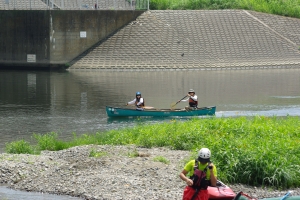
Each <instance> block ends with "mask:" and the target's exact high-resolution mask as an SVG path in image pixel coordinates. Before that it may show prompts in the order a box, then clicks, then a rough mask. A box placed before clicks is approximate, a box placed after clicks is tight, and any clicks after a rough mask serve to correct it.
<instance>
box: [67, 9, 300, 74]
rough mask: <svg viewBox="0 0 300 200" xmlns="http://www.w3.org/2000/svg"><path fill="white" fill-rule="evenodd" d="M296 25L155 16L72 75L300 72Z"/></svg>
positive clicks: (213, 15)
mask: <svg viewBox="0 0 300 200" xmlns="http://www.w3.org/2000/svg"><path fill="white" fill-rule="evenodd" d="M299 30H300V19H294V18H288V17H283V16H276V15H270V14H264V13H258V12H253V11H246V10H212V11H207V10H155V11H154V10H153V11H147V12H145V13H143V14H142V15H140V16H139V17H138V18H137V19H136V20H135V21H133V22H131V23H130V24H128V25H127V26H125V27H123V28H122V29H120V30H119V31H118V32H117V33H115V34H114V35H112V36H111V37H109V38H107V40H105V41H102V42H101V43H100V44H99V45H97V46H94V47H93V48H91V49H90V50H89V51H87V52H85V53H84V54H82V55H81V56H79V57H78V58H77V59H76V60H74V62H73V65H72V66H71V67H70V70H72V69H91V68H92V69H102V70H164V69H171V70H181V69H183V70H185V69H236V68H242V69H248V68H286V67H299V66H300V50H299V46H300V32H299Z"/></svg>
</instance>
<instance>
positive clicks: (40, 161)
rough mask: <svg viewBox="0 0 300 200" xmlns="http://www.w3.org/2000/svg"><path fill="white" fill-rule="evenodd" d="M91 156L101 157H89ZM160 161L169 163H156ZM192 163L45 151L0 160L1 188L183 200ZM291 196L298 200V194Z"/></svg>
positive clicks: (105, 150)
mask: <svg viewBox="0 0 300 200" xmlns="http://www.w3.org/2000/svg"><path fill="white" fill-rule="evenodd" d="M91 151H94V152H98V154H99V155H100V156H99V157H89V154H90V152H91ZM133 155H135V156H133ZM157 157H161V158H164V159H166V160H168V161H170V163H169V164H165V163H162V162H157V161H155V158H157ZM189 159H190V152H188V151H175V150H170V149H166V148H152V149H146V148H139V147H136V146H100V145H88V146H78V147H73V148H70V149H66V150H62V151H55V152H51V151H44V152H42V155H39V156H36V155H25V154H21V155H13V154H0V184H1V183H2V184H7V185H8V186H9V187H11V188H14V189H18V190H26V191H35V192H43V193H52V194H64V195H70V196H76V197H80V198H82V199H89V200H104V199H106V200H121V199H126V200H127V199H128V200H129V199H132V200H133V199H134V200H138V199H143V200H146V199H147V200H148V199H149V200H150V199H151V200H152V199H159V200H167V199H168V200H169V199H174V200H176V199H182V193H183V189H184V187H185V186H186V184H185V182H184V181H182V180H181V179H180V178H179V173H180V172H181V171H182V168H183V166H184V164H185V162H186V161H188V160H189ZM217 167H218V166H217ZM230 187H231V188H232V189H233V191H234V192H236V193H237V192H239V191H243V192H245V193H247V194H249V195H251V196H253V197H257V198H260V199H261V198H264V197H277V196H283V195H284V194H285V193H286V191H275V190H272V189H270V188H264V189H263V188H261V187H249V186H246V185H242V184H237V185H231V186H230ZM291 191H292V192H293V195H300V189H299V188H295V189H291Z"/></svg>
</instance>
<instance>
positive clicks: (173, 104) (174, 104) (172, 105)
mask: <svg viewBox="0 0 300 200" xmlns="http://www.w3.org/2000/svg"><path fill="white" fill-rule="evenodd" d="M187 96H188V95H185V96H184V97H183V98H182V99H180V100H179V101H177V102H176V103H172V104H171V108H173V107H174V106H176V105H177V104H178V103H179V102H180V101H181V100H183V99H184V98H186V97H187Z"/></svg>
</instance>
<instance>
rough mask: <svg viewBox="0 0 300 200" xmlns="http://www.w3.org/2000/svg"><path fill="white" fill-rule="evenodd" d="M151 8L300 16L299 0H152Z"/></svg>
mask: <svg viewBox="0 0 300 200" xmlns="http://www.w3.org/2000/svg"><path fill="white" fill-rule="evenodd" d="M150 9H151V10H200V9H203V10H218V9H245V10H254V11H258V12H264V13H270V14H276V15H283V16H289V17H296V18H300V12H299V10H300V1H299V0H284V1H282V0H151V1H150Z"/></svg>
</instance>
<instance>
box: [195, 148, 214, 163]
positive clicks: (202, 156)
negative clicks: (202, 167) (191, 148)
mask: <svg viewBox="0 0 300 200" xmlns="http://www.w3.org/2000/svg"><path fill="white" fill-rule="evenodd" d="M210 155H211V153H210V150H209V149H208V148H202V149H200V151H199V153H198V160H199V161H200V162H209V161H210Z"/></svg>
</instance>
